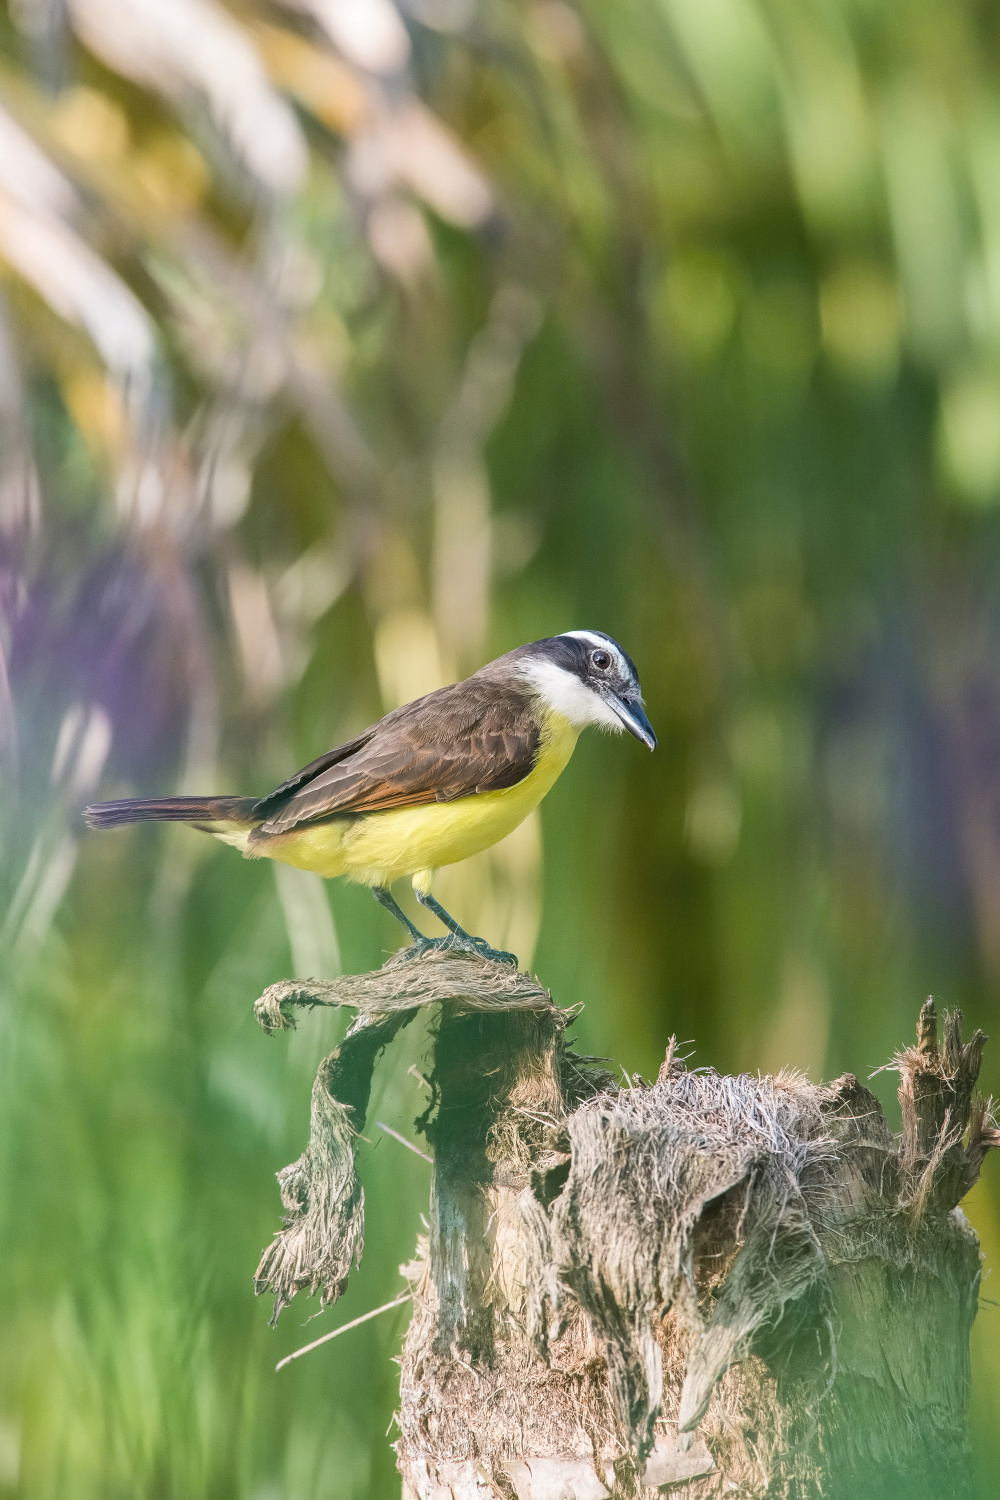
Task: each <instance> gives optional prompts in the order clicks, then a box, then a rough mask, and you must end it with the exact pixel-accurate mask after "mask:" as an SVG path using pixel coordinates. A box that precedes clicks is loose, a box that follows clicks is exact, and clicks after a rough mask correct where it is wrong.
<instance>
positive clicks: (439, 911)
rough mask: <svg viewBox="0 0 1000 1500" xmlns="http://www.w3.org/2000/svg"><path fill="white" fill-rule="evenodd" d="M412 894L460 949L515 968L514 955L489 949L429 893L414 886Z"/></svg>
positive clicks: (515, 959) (486, 944) (482, 939)
mask: <svg viewBox="0 0 1000 1500" xmlns="http://www.w3.org/2000/svg"><path fill="white" fill-rule="evenodd" d="M413 894H414V895H415V896H416V898H417V900H418V901H419V902H420V905H421V906H426V908H427V910H428V911H432V912H433V913H434V915H435V916H436V917H437V919H438V921H439V922H443V923H444V925H445V926H446V927H447V928H448V931H449V932H452V933H454V935H455V937H456V938H457V939H458V942H459V944H460V946H461V947H463V948H471V949H472V951H473V952H474V953H478V954H479V956H480V958H487V959H489V960H490V961H491V962H493V963H498V964H513V966H514V968H515V969H516V968H517V954H516V953H505V952H504V950H503V949H502V948H491V947H490V945H489V943H487V942H486V941H485V939H484V938H481V937H473V935H472V933H471V932H466V930H465V928H464V927H460V926H459V924H458V923H457V922H456V921H455V918H454V917H453V916H452V915H451V914H450V912H446V911H445V909H444V907H443V906H442V905H441V903H440V901H435V899H434V897H433V896H432V895H431V893H430V891H422V890H421V889H420V887H419V886H416V885H415V886H414V887H413Z"/></svg>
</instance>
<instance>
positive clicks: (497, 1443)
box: [256, 951, 1000, 1500]
mask: <svg viewBox="0 0 1000 1500" xmlns="http://www.w3.org/2000/svg"><path fill="white" fill-rule="evenodd" d="M296 1005H306V1006H312V1005H347V1006H351V1007H353V1008H355V1009H356V1010H357V1011H358V1016H357V1019H356V1020H355V1022H354V1023H353V1025H352V1026H351V1028H350V1030H349V1031H348V1033H347V1036H346V1037H345V1039H344V1041H343V1043H342V1044H341V1046H340V1047H338V1048H337V1049H336V1051H334V1052H333V1053H332V1054H331V1055H330V1057H328V1058H327V1059H326V1060H325V1061H324V1062H323V1064H322V1065H321V1066H320V1069H319V1073H318V1075H317V1079H316V1084H315V1086H314V1090H313V1104H312V1123H311V1132H310V1140H309V1145H308V1147H307V1149H306V1151H305V1152H304V1154H303V1156H302V1157H301V1158H300V1159H299V1161H297V1162H295V1163H294V1164H293V1165H292V1166H289V1167H286V1168H285V1169H284V1170H283V1171H282V1172H281V1173H279V1182H280V1185H281V1194H282V1199H283V1202H284V1205H285V1209H286V1213H287V1219H286V1223H285V1227H284V1228H283V1229H282V1230H281V1231H280V1232H279V1233H278V1235H277V1236H276V1237H275V1240H274V1242H273V1244H272V1245H271V1246H270V1248H269V1249H268V1250H267V1252H266V1253H265V1255H264V1257H263V1259H262V1261H261V1264H260V1266H259V1268H258V1272H257V1282H256V1285H257V1290H258V1291H263V1290H264V1289H265V1288H267V1289H270V1290H271V1291H272V1292H273V1293H274V1295H275V1316H277V1314H278V1313H279V1312H280V1310H281V1308H282V1307H283V1306H284V1305H285V1304H286V1303H287V1302H288V1301H289V1300H290V1299H291V1297H293V1296H294V1295H295V1293H296V1292H298V1291H300V1290H309V1291H310V1292H318V1293H319V1294H320V1296H321V1298H322V1301H323V1302H324V1303H328V1302H330V1301H332V1300H334V1299H335V1298H336V1297H338V1296H339V1295H340V1293H341V1292H342V1291H343V1289H344V1287H345V1285H346V1283H347V1278H348V1274H349V1272H350V1270H351V1266H352V1262H353V1261H355V1260H357V1259H358V1258H359V1257H360V1254H361V1248H362V1242H363V1216H364V1195H363V1192H362V1190H361V1187H360V1185H359V1183H358V1180H357V1177H356V1175H355V1171H354V1162H353V1142H354V1139H355V1137H356V1135H357V1133H359V1132H360V1131H361V1129H362V1128H363V1124H364V1116H365V1110H366V1107H367V1102H368V1094H369V1088H370V1081H371V1075H372V1069H373V1067H374V1065H375V1061H376V1059H377V1057H378V1055H379V1053H380V1052H381V1050H382V1048H384V1047H385V1046H386V1045H387V1043H388V1042H389V1041H390V1040H391V1039H392V1037H393V1036H394V1035H395V1033H396V1032H397V1031H398V1030H399V1029H400V1028H401V1027H402V1026H405V1025H406V1024H407V1022H408V1021H410V1020H412V1019H413V1017H414V1016H415V1015H416V1014H417V1012H418V1010H419V1009H420V1007H422V1006H427V1005H435V1006H437V1007H439V1016H438V1020H437V1025H436V1031H435V1039H434V1061H433V1071H432V1073H431V1079H430V1081H431V1085H432V1089H433V1099H432V1103H431V1105H430V1107H429V1108H428V1110H427V1112H426V1113H425V1115H424V1116H423V1117H422V1119H421V1120H420V1121H418V1122H417V1125H418V1128H420V1129H421V1130H422V1131H423V1132H424V1134H425V1135H426V1138H427V1140H428V1141H429V1142H430V1144H431V1146H432V1148H433V1151H434V1162H435V1166H434V1180H433V1188H432V1193H431V1215H430V1224H431V1230H430V1235H429V1236H428V1239H427V1242H426V1243H422V1244H420V1245H419V1247H418V1254H417V1258H416V1260H415V1261H414V1262H413V1263H412V1264H411V1265H410V1266H407V1267H404V1268H402V1269H403V1271H404V1274H405V1275H406V1276H407V1277H408V1279H409V1281H410V1285H411V1289H412V1293H413V1301H414V1312H413V1317H412V1320H411V1323H410V1327H409V1330H408V1333H407V1336H406V1342H405V1346H404V1350H403V1359H402V1372H401V1381H400V1406H399V1413H398V1419H399V1427H400V1433H401V1435H400V1438H399V1440H398V1442H397V1444H396V1452H397V1459H398V1464H399V1468H400V1471H401V1473H402V1476H403V1495H404V1500H418V1497H419V1500H473V1497H475V1500H487V1497H497V1500H599V1497H604V1496H614V1497H638V1496H651V1495H656V1494H661V1493H670V1494H677V1495H683V1496H686V1497H689V1500H695V1497H697V1500H701V1497H708V1496H717V1495H733V1496H746V1497H750V1496H763V1495H765V1494H766V1495H768V1496H772V1497H773V1496H782V1497H789V1500H791V1497H795V1500H798V1497H802V1500H805V1497H819V1496H822V1497H824V1500H829V1497H835V1500H840V1497H843V1500H847V1497H850V1500H861V1497H864V1500H879V1497H887V1500H888V1497H897V1496H906V1497H907V1500H925V1497H926V1500H932V1497H933V1500H953V1497H954V1500H960V1497H961V1500H966V1497H970V1496H971V1494H972V1485H971V1474H970V1456H969V1446H968V1439H967V1434H966V1406H967V1398H968V1387H969V1355H968V1346H969V1331H970V1329H971V1326H972V1322H973V1319H974V1317H975V1315H976V1307H977V1295H978V1287H979V1274H980V1259H979V1248H978V1242H977V1240H976V1236H975V1234H974V1232H973V1230H972V1229H971V1227H970V1226H969V1224H968V1222H967V1220H966V1219H965V1217H964V1215H963V1214H962V1211H961V1209H960V1208H959V1207H958V1206H957V1205H958V1203H959V1201H960V1199H961V1198H962V1196H963V1195H964V1194H965V1193H966V1192H967V1191H968V1189H969V1188H970V1187H971V1186H972V1184H973V1183H974V1182H975V1181H976V1178H977V1177H978V1175H979V1170H980V1166H981V1164H982V1161H983V1158H984V1156H985V1153H986V1151H987V1149H988V1148H989V1147H991V1146H995V1145H997V1144H1000V1134H998V1132H997V1129H996V1126H995V1122H994V1120H993V1117H992V1115H991V1113H990V1109H989V1106H988V1104H987V1103H984V1102H983V1101H982V1100H980V1099H977V1098H976V1097H975V1094H974V1087H975V1083H976V1079H977V1076H978V1073H979V1066H980V1061H981V1057H982V1050H983V1044H984V1042H985V1040H986V1039H985V1037H984V1036H983V1034H982V1033H981V1032H976V1034H975V1036H974V1037H973V1038H972V1040H971V1041H970V1042H968V1043H965V1044H963V1042H962V1035H961V1032H962V1017H961V1013H960V1012H958V1011H955V1012H952V1013H951V1014H950V1015H946V1016H945V1018H944V1025H943V1040H942V1042H941V1043H940V1044H939V1042H938V1036H937V1020H936V1015H935V1010H934V1004H933V1001H931V1000H928V1001H927V1002H926V1004H925V1005H924V1007H923V1009H922V1010H921V1012H920V1020H919V1024H918V1030H917V1045H916V1046H915V1047H910V1048H908V1049H906V1050H905V1051H903V1052H901V1053H900V1054H899V1055H898V1056H897V1057H896V1058H895V1059H893V1061H892V1063H891V1064H889V1065H888V1066H890V1067H892V1068H895V1069H897V1070H898V1072H899V1075H900V1086H899V1097H900V1102H901V1104H902V1110H903V1129H902V1134H901V1136H894V1135H893V1134H892V1132H891V1131H890V1129H889V1127H888V1125H887V1124H886V1121H885V1119H884V1117H883V1114H882V1111H881V1109H880V1107H879V1104H878V1101H877V1100H876V1098H875V1096H874V1095H873V1094H872V1093H871V1092H870V1091H869V1090H868V1089H867V1088H865V1087H864V1086H863V1085H862V1084H860V1083H859V1082H858V1080H857V1079H856V1078H855V1077H853V1075H851V1074H845V1075H844V1076H843V1077H842V1078H838V1079H836V1080H835V1081H834V1082H833V1083H831V1084H828V1085H822V1086H821V1085H816V1084H813V1083H810V1082H809V1081H808V1080H807V1079H806V1078H804V1077H802V1076H801V1075H800V1074H797V1073H794V1072H783V1073H781V1074H779V1075H778V1076H777V1077H775V1078H770V1077H765V1078H761V1077H751V1076H749V1075H741V1076H739V1077H735V1078H729V1077H723V1076H721V1075H719V1074H718V1073H716V1072H714V1071H713V1070H712V1069H707V1068H699V1069H697V1070H693V1071H689V1070H688V1069H687V1068H686V1067H685V1065H684V1062H683V1061H682V1060H681V1059H680V1058H679V1057H678V1056H677V1055H676V1051H675V1046H674V1043H673V1042H671V1045H670V1047H669V1049H668V1051H667V1056H666V1058H665V1060H664V1062H663V1065H662V1067H661V1069H660V1073H659V1077H658V1078H657V1080H656V1082H655V1083H653V1084H647V1083H646V1082H644V1081H643V1080H642V1079H639V1078H635V1079H633V1080H632V1082H631V1086H629V1087H621V1086H619V1084H618V1083H616V1081H615V1079H614V1078H613V1076H612V1075H611V1074H610V1073H609V1072H608V1071H606V1069H605V1068H604V1067H603V1066H602V1063H601V1060H598V1059H593V1058H587V1057H580V1056H578V1055H577V1054H576V1053H574V1052H573V1050H572V1049H571V1048H570V1047H569V1046H568V1045H567V1041H566V1031H567V1026H568V1024H569V1023H570V1022H571V1021H572V1020H573V1018H574V1015H575V1014H576V1012H575V1011H573V1010H569V1011H566V1010H561V1009H559V1008H558V1007H557V1006H555V1005H554V1004H553V1002H552V999H551V996H550V995H549V994H548V992H547V991H546V990H545V989H543V988H542V986H541V985H540V984H539V983H538V982H537V980H535V979H533V978H531V977H530V976H528V975H524V974H520V973H515V972H512V971H511V970H510V969H509V968H504V967H502V966H500V965H498V964H489V963H484V962H482V961H481V960H479V959H478V958H474V957H472V956H471V955H469V954H466V953H461V952H457V951H456V952H452V953H447V952H446V953H438V954H434V955H429V956H425V957H422V958H417V957H413V956H410V955H407V954H403V955H400V956H399V957H397V958H395V959H393V960H390V962H389V963H388V964H387V965H386V967H385V968H384V969H382V970H381V971H379V972H378V973H375V974H367V975H359V976H351V977H345V978H343V979H339V980H336V981H331V982H320V981H310V982H307V983H305V984H299V983H293V982H291V981H284V982H282V983H281V984H278V985H274V986H272V987H271V988H270V989H269V990H268V991H267V992H266V993H265V995H264V996H262V998H261V1000H260V1001H258V1004H257V1015H258V1018H259V1019H260V1021H261V1023H262V1024H263V1025H264V1026H265V1028H266V1029H268V1030H272V1031H273V1030H277V1029H281V1028H284V1027H287V1026H288V1025H290V1024H292V1023H291V1012H292V1009H293V1007H295V1006H296Z"/></svg>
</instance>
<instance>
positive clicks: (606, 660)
mask: <svg viewBox="0 0 1000 1500" xmlns="http://www.w3.org/2000/svg"><path fill="white" fill-rule="evenodd" d="M590 665H591V666H592V667H596V668H597V670H598V671H599V672H604V671H606V670H607V668H608V667H610V665H611V657H610V656H609V655H608V653H607V652H606V651H591V653H590Z"/></svg>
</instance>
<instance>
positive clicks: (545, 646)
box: [84, 630, 656, 965]
mask: <svg viewBox="0 0 1000 1500" xmlns="http://www.w3.org/2000/svg"><path fill="white" fill-rule="evenodd" d="M588 725H595V726H596V727H597V728H598V729H602V730H606V731H611V732H618V733H621V732H622V731H627V732H628V733H629V734H632V735H634V736H635V738H636V739H637V740H639V741H640V742H641V743H642V744H644V745H646V746H647V747H648V748H649V749H650V750H654V749H655V748H656V735H655V734H654V733H653V729H652V726H651V725H650V722H649V720H648V719H647V717H646V714H645V711H644V708H643V697H642V690H641V688H640V686H639V676H638V672H637V670H636V666H635V663H634V662H633V661H632V658H631V657H630V656H629V655H628V654H627V653H626V652H625V650H624V649H623V648H622V647H621V646H620V645H619V644H618V642H617V641H615V640H613V639H612V637H611V636H609V635H606V634H604V632H603V631H600V630H569V631H566V632H564V633H563V634H562V635H556V636H547V637H545V638H544V639H543V640H539V641H533V642H531V643H530V644H529V645H526V646H518V647H516V648H515V649H514V650H513V651H508V652H506V654H505V655H503V656H500V657H498V658H497V659H496V660H495V661H491V662H488V663H487V664H486V666H484V667H480V669H479V670H478V671H477V672H474V673H473V674H472V675H471V676H470V677H467V678H465V679H464V680H462V681H461V682H455V683H452V684H451V685H450V686H449V687H442V688H438V689H437V690H436V691H435V692H432V693H428V694H426V695H425V696H424V697H422V698H417V699H415V700H414V701H413V702H412V703H406V704H404V705H403V706H402V707H401V708H396V709H393V710H392V711H391V712H390V713H387V714H386V715H385V716H384V718H381V719H379V720H378V721H377V722H376V723H375V724H372V725H371V726H370V727H369V728H368V729H366V730H364V732H363V733H362V734H359V735H357V736H356V738H354V739H352V740H348V741H347V743H346V744H343V745H338V746H337V747H336V748H335V749H333V750H328V751H327V752H326V754H325V755H321V756H319V758H318V759H317V760H314V761H311V762H310V763H309V765H307V766H304V767H303V768H302V770H301V771H297V772H296V773H295V775H294V776H292V777H290V778H289V779H288V780H287V781H284V782H282V784H281V785H280V786H279V787H276V788H275V790H274V791H273V792H269V793H268V794H267V796H265V797H234V796H217V797H160V798H131V799H128V800H123V801H117V802H99V803H96V804H94V805H93V806H91V807H88V808H86V809H85V811H84V818H85V820H86V822H87V824H88V825H89V826H90V827H91V828H97V829H105V828H117V827H119V826H120V825H122V824H126V823H139V822H164V823H187V824H189V825H190V826H191V827H193V828H197V829H201V830H203V831H204V832H206V833H211V834H214V835H215V837H216V838H218V839H221V840H222V841H223V842H224V843H227V844H232V845H235V847H236V848H237V849H239V850H240V851H241V852H242V854H243V855H244V857H245V858H247V859H275V860H280V861H282V862H283V863H285V864H289V865H295V866H296V867H297V868H298V869H301V870H312V871H315V872H316V873H317V874H318V875H321V876H323V877H325V878H327V879H331V878H333V877H335V876H346V877H347V879H348V880H351V881H354V882H356V883H358V884H361V885H366V886H368V887H369V888H370V889H371V891H372V894H373V895H374V897H375V899H376V900H377V901H378V902H379V903H380V904H381V905H382V906H384V907H385V908H386V909H387V910H388V911H390V912H391V913H392V915H393V916H394V917H395V918H396V919H397V920H398V921H399V922H400V923H401V924H402V926H403V927H404V928H405V929H406V931H407V932H408V934H409V936H410V938H411V939H412V943H413V946H414V947H415V949H416V950H417V953H418V955H419V954H423V953H426V952H428V951H430V950H433V949H440V948H447V947H457V948H460V949H465V950H471V951H472V952H474V953H476V954H478V955H479V956H480V957H482V958H484V959H490V960H495V961H500V962H503V963H507V964H510V963H513V964H514V965H516V963H517V959H516V957H515V955H514V954H511V953H505V952H503V951H502V950H498V949H495V948H492V947H490V945H489V944H488V943H487V942H486V940H485V939H484V938H480V937H475V936H473V935H472V934H471V933H469V932H466V930H465V929H464V928H463V927H462V926H461V925H460V924H459V923H458V922H457V921H456V920H455V918H454V917H452V916H451V914H450V913H449V912H447V911H446V910H445V908H444V907H443V906H442V905H441V904H440V903H439V902H438V901H437V900H436V899H435V898H434V896H433V895H432V894H431V884H432V878H433V874H434V872H435V870H436V869H437V868H439V867H440V866H442V865H450V864H455V863H457V862H458V861H459V860H463V859H467V858H468V857H469V856H470V855H472V854H478V853H479V852H480V851H481V850H483V849H487V848H489V847H490V846H491V845H492V844H495V843H497V842H499V840H500V839H502V838H504V837H505V836H506V835H507V834H508V833H510V832H512V830H513V829H514V828H516V827H517V825H518V824H519V823H521V822H522V821H523V820H524V819H525V818H526V817H527V816H528V814H529V813H530V812H532V811H533V810H534V809H535V808H536V807H537V806H538V804H539V803H540V802H541V800H542V798H543V797H544V796H545V795H546V793H547V792H548V791H549V790H550V789H551V788H552V786H553V784H554V783H555V781H556V779H557V778H558V777H559V775H560V774H561V773H562V771H563V770H564V769H565V767H566V765H567V764H568V762H569V759H570V756H571V755H572V754H573V750H574V748H575V747H576V742H577V739H578V737H579V735H580V732H581V731H582V730H583V729H585V728H586V727H587V726H588ZM404 876H410V877H411V879H412V885H413V892H414V895H415V896H416V898H417V900H418V901H419V902H420V903H421V905H422V906H424V907H425V908H427V909H428V910H430V911H432V912H433V913H434V914H435V916H437V917H438V918H439V920H440V921H441V922H442V923H443V924H444V926H445V927H446V928H447V929H448V932H449V936H448V937H446V938H429V937H427V935H426V934H425V933H422V932H421V931H420V930H419V929H418V928H417V927H416V926H415V925H414V923H413V922H411V921H410V919H409V917H408V916H407V915H406V913H405V912H404V911H403V910H402V908H401V907H400V906H399V905H398V903H397V902H396V900H395V898H394V897H393V895H392V892H391V889H390V887H391V886H392V884H393V882H394V881H396V880H399V879H401V878H403V877H404Z"/></svg>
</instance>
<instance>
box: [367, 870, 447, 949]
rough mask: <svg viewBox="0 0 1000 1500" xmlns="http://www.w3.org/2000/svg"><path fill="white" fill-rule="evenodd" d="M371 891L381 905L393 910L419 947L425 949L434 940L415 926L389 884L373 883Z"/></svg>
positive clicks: (390, 910) (393, 913) (397, 919)
mask: <svg viewBox="0 0 1000 1500" xmlns="http://www.w3.org/2000/svg"><path fill="white" fill-rule="evenodd" d="M371 891H372V895H373V896H374V897H375V900H376V901H377V902H378V904H379V906H384V907H385V909H386V911H389V912H392V915H393V916H394V917H395V918H396V921H397V922H401V923H402V925H403V926H404V927H405V928H406V930H407V932H408V933H409V934H410V937H411V938H412V939H413V941H414V943H415V945H416V946H417V947H418V948H420V949H421V950H423V949H424V948H426V946H427V944H428V943H431V942H433V939H432V938H429V937H427V936H426V935H425V934H424V933H422V932H421V931H420V929H419V927H414V925H413V923H412V922H411V921H410V919H409V917H408V916H407V915H406V912H405V911H404V910H403V908H402V907H401V906H400V904H399V902H398V901H397V900H396V898H395V896H394V895H393V894H392V892H391V891H390V890H389V889H388V887H387V886H384V885H373V886H372V888H371Z"/></svg>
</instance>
